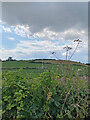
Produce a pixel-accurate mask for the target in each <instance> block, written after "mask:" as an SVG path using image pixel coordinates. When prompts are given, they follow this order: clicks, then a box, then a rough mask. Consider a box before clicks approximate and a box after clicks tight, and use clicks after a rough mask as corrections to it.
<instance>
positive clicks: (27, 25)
mask: <svg viewBox="0 0 90 120" xmlns="http://www.w3.org/2000/svg"><path fill="white" fill-rule="evenodd" d="M0 26H1V28H2V29H0V34H1V33H2V47H1V49H0V52H2V59H3V60H5V59H7V58H8V57H10V56H11V57H13V59H17V60H19V59H25V60H28V59H45V58H46V59H56V58H58V59H63V60H64V59H65V56H66V51H65V49H63V48H64V47H65V46H69V47H72V50H70V53H69V54H68V56H69V57H70V55H71V54H72V53H73V51H74V49H75V47H76V45H77V43H75V42H74V40H76V39H80V40H81V41H82V42H81V43H80V45H79V47H78V49H77V51H76V52H75V54H74V55H73V57H72V58H71V60H72V61H78V62H82V63H87V62H88V2H3V3H2V20H0ZM52 52H55V53H56V54H55V56H56V57H55V56H54V55H52Z"/></svg>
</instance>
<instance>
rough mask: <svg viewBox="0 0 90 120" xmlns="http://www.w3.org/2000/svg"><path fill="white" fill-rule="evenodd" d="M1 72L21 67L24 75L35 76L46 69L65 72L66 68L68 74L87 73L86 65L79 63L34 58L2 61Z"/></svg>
mask: <svg viewBox="0 0 90 120" xmlns="http://www.w3.org/2000/svg"><path fill="white" fill-rule="evenodd" d="M2 68H3V72H7V71H8V70H9V71H14V72H15V71H16V70H17V69H21V68H22V72H23V74H24V75H27V76H28V75H30V76H31V77H35V76H36V77H37V76H39V75H40V73H42V72H44V71H45V70H46V69H48V70H53V71H54V72H56V73H60V74H65V71H66V69H67V68H68V69H69V71H68V72H70V74H73V75H75V74H76V73H77V71H79V75H88V67H87V66H86V65H84V64H81V63H76V62H71V63H70V62H68V63H66V61H57V60H43V62H42V60H34V61H30V60H28V61H6V62H2Z"/></svg>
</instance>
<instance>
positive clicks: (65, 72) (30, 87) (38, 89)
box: [2, 60, 89, 120]
mask: <svg viewBox="0 0 90 120" xmlns="http://www.w3.org/2000/svg"><path fill="white" fill-rule="evenodd" d="M88 69H89V67H88V66H87V65H85V64H81V63H77V62H71V61H69V62H68V61H57V60H27V61H3V62H2V107H3V110H2V118H3V119H22V118H23V119H44V120H48V119H61V118H63V119H76V118H78V119H81V118H84V119H87V118H88V102H89V101H88Z"/></svg>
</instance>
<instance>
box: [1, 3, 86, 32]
mask: <svg viewBox="0 0 90 120" xmlns="http://www.w3.org/2000/svg"><path fill="white" fill-rule="evenodd" d="M2 19H3V21H4V22H7V24H8V25H17V24H28V25H29V26H31V32H32V33H35V32H39V31H41V30H42V29H44V28H45V27H49V28H50V30H53V31H57V32H58V31H63V30H66V29H69V28H71V27H73V26H76V27H77V26H78V27H77V29H86V30H87V27H88V3H85V2H84V3H83V2H80V3H78V2H75V3H74V2H70V3H68V2H65V3H63V2H61V3H60V2H57V3H55V2H52V3H44V2H42V3H38V2H37V3H34V2H5V3H3V4H2Z"/></svg>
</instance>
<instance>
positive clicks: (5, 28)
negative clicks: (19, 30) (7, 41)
mask: <svg viewBox="0 0 90 120" xmlns="http://www.w3.org/2000/svg"><path fill="white" fill-rule="evenodd" d="M2 29H3V30H4V31H5V32H12V31H11V29H10V28H8V27H5V26H4V25H3V26H2Z"/></svg>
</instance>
